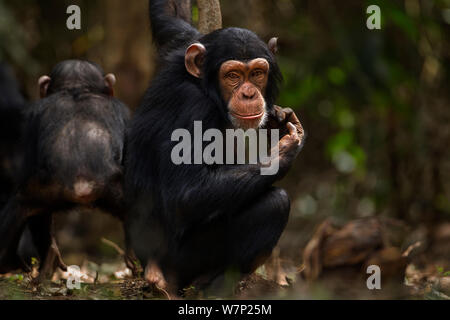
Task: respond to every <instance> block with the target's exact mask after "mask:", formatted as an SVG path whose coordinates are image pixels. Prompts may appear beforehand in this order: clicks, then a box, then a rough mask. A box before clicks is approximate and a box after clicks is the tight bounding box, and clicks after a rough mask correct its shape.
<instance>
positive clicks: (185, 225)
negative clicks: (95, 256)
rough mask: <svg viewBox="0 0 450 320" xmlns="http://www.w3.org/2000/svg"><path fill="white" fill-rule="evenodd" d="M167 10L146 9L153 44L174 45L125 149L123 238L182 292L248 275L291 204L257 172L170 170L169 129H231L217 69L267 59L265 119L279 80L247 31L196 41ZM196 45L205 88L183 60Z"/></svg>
mask: <svg viewBox="0 0 450 320" xmlns="http://www.w3.org/2000/svg"><path fill="white" fill-rule="evenodd" d="M165 3H166V1H150V16H151V19H152V26H153V34H154V37H155V42H156V43H157V44H158V46H160V47H162V46H165V45H166V44H171V46H172V45H173V46H172V47H171V50H168V51H165V56H164V60H165V64H164V66H163V68H162V70H161V72H160V73H159V74H158V75H157V76H156V78H155V79H154V80H153V82H152V85H151V86H150V88H149V90H148V92H147V94H146V96H145V98H144V101H143V102H142V104H141V106H140V108H139V109H138V110H137V112H136V114H135V117H134V120H133V122H132V126H131V130H130V134H129V141H128V142H129V144H128V147H127V151H126V186H127V190H128V192H129V198H128V200H129V205H130V212H129V215H128V219H127V223H126V231H127V241H128V242H129V243H130V244H131V246H132V248H133V249H134V250H135V252H136V254H137V256H138V258H139V259H140V261H141V262H142V263H143V265H145V264H146V263H147V262H148V261H153V262H157V263H158V264H159V265H160V266H161V268H162V270H163V272H164V274H165V276H166V277H167V278H168V279H169V281H170V282H172V283H174V284H175V286H176V287H177V288H178V289H180V288H183V286H186V285H188V284H189V283H190V282H192V281H194V280H198V279H200V278H204V277H207V278H208V279H211V278H214V277H215V276H217V275H219V274H221V273H223V272H224V271H225V270H226V269H227V268H230V267H236V268H237V270H238V271H240V272H242V273H248V272H251V271H253V270H254V268H255V267H257V266H258V265H259V264H260V263H261V262H262V261H263V260H264V259H263V258H264V257H267V256H268V255H270V253H271V251H272V249H273V248H274V246H275V245H276V243H277V241H278V239H279V237H280V235H281V233H282V231H283V230H284V227H285V225H286V223H287V219H288V215H289V207H290V205H289V199H288V197H287V194H286V192H285V191H284V190H281V189H275V188H273V187H272V184H273V183H274V182H275V181H277V180H279V179H280V178H281V177H282V174H281V173H280V174H279V175H276V176H262V175H261V174H260V166H259V165H213V166H207V165H180V166H176V165H174V164H173V163H172V161H171V150H172V148H173V147H174V146H175V144H176V143H173V142H171V134H172V132H173V131H174V130H176V129H179V128H184V129H187V130H189V131H190V132H191V133H193V126H194V121H202V122H203V130H207V129H209V128H216V129H219V130H223V131H224V130H225V129H226V128H229V127H230V126H231V123H230V121H229V120H228V110H227V106H226V103H225V101H223V99H222V97H221V94H220V90H219V83H218V70H219V68H220V66H221V64H222V63H223V62H225V61H227V60H230V59H233V60H241V61H249V60H252V59H255V58H265V59H267V60H268V61H269V63H270V75H269V83H268V88H267V93H266V96H265V98H266V102H267V107H268V109H269V111H270V110H272V108H273V103H274V102H275V99H276V97H277V93H278V84H279V82H280V80H281V75H280V71H279V68H278V66H277V64H276V61H275V58H274V56H273V54H272V53H271V52H270V50H269V49H268V46H267V45H266V44H265V43H264V42H263V41H261V40H260V39H259V38H258V36H257V35H255V34H254V33H253V32H251V31H249V30H245V29H238V28H228V29H222V30H217V31H215V32H213V33H211V34H208V35H205V36H202V35H200V34H199V33H198V32H197V30H195V29H194V28H193V27H191V26H189V25H188V24H186V23H184V22H182V21H180V20H177V19H175V18H173V17H170V16H167V15H166V14H165V11H164V6H165ZM197 41H198V42H200V43H202V44H203V45H204V46H205V47H206V52H207V54H206V58H205V61H204V65H203V68H204V69H203V74H204V75H205V77H204V78H203V79H202V80H200V79H197V78H194V77H193V76H191V75H190V74H189V73H188V72H187V71H186V68H185V62H184V61H185V60H184V59H185V51H186V49H187V47H188V45H190V44H191V43H194V42H197ZM175 47H176V48H175ZM258 261H259V262H258Z"/></svg>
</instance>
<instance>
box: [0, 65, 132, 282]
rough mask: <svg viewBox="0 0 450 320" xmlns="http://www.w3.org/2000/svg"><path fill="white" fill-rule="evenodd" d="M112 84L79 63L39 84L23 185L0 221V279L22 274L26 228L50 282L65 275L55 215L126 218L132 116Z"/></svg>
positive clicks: (31, 115) (31, 116)
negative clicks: (81, 209)
mask: <svg viewBox="0 0 450 320" xmlns="http://www.w3.org/2000/svg"><path fill="white" fill-rule="evenodd" d="M114 83H115V77H114V75H112V74H108V75H106V76H105V75H104V74H103V71H102V70H101V69H100V67H99V66H97V65H95V64H93V63H90V62H86V61H78V60H69V61H64V62H61V63H59V64H58V65H56V66H55V68H54V69H53V71H52V73H51V75H50V76H43V77H41V78H40V79H39V87H40V94H41V100H39V101H38V102H36V103H35V104H34V105H32V106H31V107H30V110H29V114H28V115H27V120H26V121H27V122H26V133H25V135H26V137H25V145H26V157H25V162H24V166H23V169H22V173H23V177H22V179H21V183H20V185H19V189H18V192H17V193H16V194H15V195H14V196H13V197H12V198H11V199H10V200H9V201H8V203H7V205H6V206H5V208H4V209H3V211H2V212H1V214H0V272H1V273H4V272H8V271H11V270H14V269H16V268H20V267H26V264H27V263H28V262H27V261H22V259H20V257H19V256H18V255H17V250H18V246H19V241H20V239H21V235H22V233H23V230H24V227H25V225H26V226H27V228H28V229H29V233H28V232H27V234H30V235H31V238H32V243H33V244H34V246H35V247H36V249H37V251H38V254H39V258H40V260H41V264H40V271H41V275H42V274H45V275H47V273H50V274H51V273H53V270H54V267H55V266H59V267H61V268H63V269H64V268H65V265H64V264H63V262H62V260H61V257H60V255H59V251H58V248H57V246H56V242H55V240H54V237H53V234H52V215H53V214H54V213H56V212H60V211H65V210H69V209H72V208H74V207H77V206H94V207H98V208H100V209H103V210H104V211H107V212H110V213H112V214H113V215H115V216H117V217H119V218H123V213H124V208H123V205H122V203H123V201H122V200H123V190H122V178H123V173H122V171H123V170H122V156H123V148H124V140H125V131H126V126H127V124H128V121H129V111H128V108H127V107H126V106H125V105H124V104H122V103H121V102H120V101H119V100H117V99H116V98H114V97H113V89H112V88H113V85H114ZM20 242H22V241H20ZM27 243H28V244H30V241H28V242H27V241H26V240H25V244H27ZM30 245H31V244H30ZM24 264H25V265H24Z"/></svg>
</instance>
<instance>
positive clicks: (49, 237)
mask: <svg viewBox="0 0 450 320" xmlns="http://www.w3.org/2000/svg"><path fill="white" fill-rule="evenodd" d="M27 228H28V229H29V231H30V234H31V239H29V241H28V245H33V246H34V247H35V248H36V250H37V253H38V257H36V258H39V260H40V266H39V280H44V279H47V278H50V277H51V276H52V275H53V273H54V272H55V270H56V268H58V267H59V268H61V269H62V270H63V271H66V270H67V266H66V265H65V263H64V262H63V260H62V257H61V253H60V252H59V248H58V246H57V244H56V239H55V237H54V234H53V216H52V214H51V213H46V214H42V215H39V216H34V217H31V218H30V219H29V220H28V223H27ZM30 240H31V241H30Z"/></svg>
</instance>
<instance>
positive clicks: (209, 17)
mask: <svg viewBox="0 0 450 320" xmlns="http://www.w3.org/2000/svg"><path fill="white" fill-rule="evenodd" d="M197 4H198V30H199V31H200V32H201V33H203V34H208V33H210V32H212V31H214V30H217V29H220V28H222V11H221V9H220V1H219V0H197Z"/></svg>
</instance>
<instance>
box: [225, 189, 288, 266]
mask: <svg viewBox="0 0 450 320" xmlns="http://www.w3.org/2000/svg"><path fill="white" fill-rule="evenodd" d="M289 212H290V200H289V196H288V194H287V193H286V191H284V190H283V189H279V188H272V189H271V190H270V191H269V192H267V193H266V194H265V195H263V196H261V197H260V198H259V199H257V200H256V201H255V202H254V203H253V205H251V207H249V208H248V209H247V210H246V212H245V213H244V214H242V215H238V216H237V217H236V220H235V223H233V225H232V231H231V233H230V235H231V238H230V243H231V244H232V246H231V248H230V250H231V257H232V264H234V265H235V266H236V267H237V268H238V269H239V271H240V272H241V273H242V274H250V273H252V272H254V271H255V270H256V269H257V268H258V267H259V266H261V265H262V264H264V262H265V261H266V260H267V259H268V258H269V257H270V255H271V254H272V250H273V249H274V248H275V246H276V245H277V243H278V240H279V239H280V237H281V234H282V233H283V231H284V229H285V227H286V224H287V222H288V219H289Z"/></svg>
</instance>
